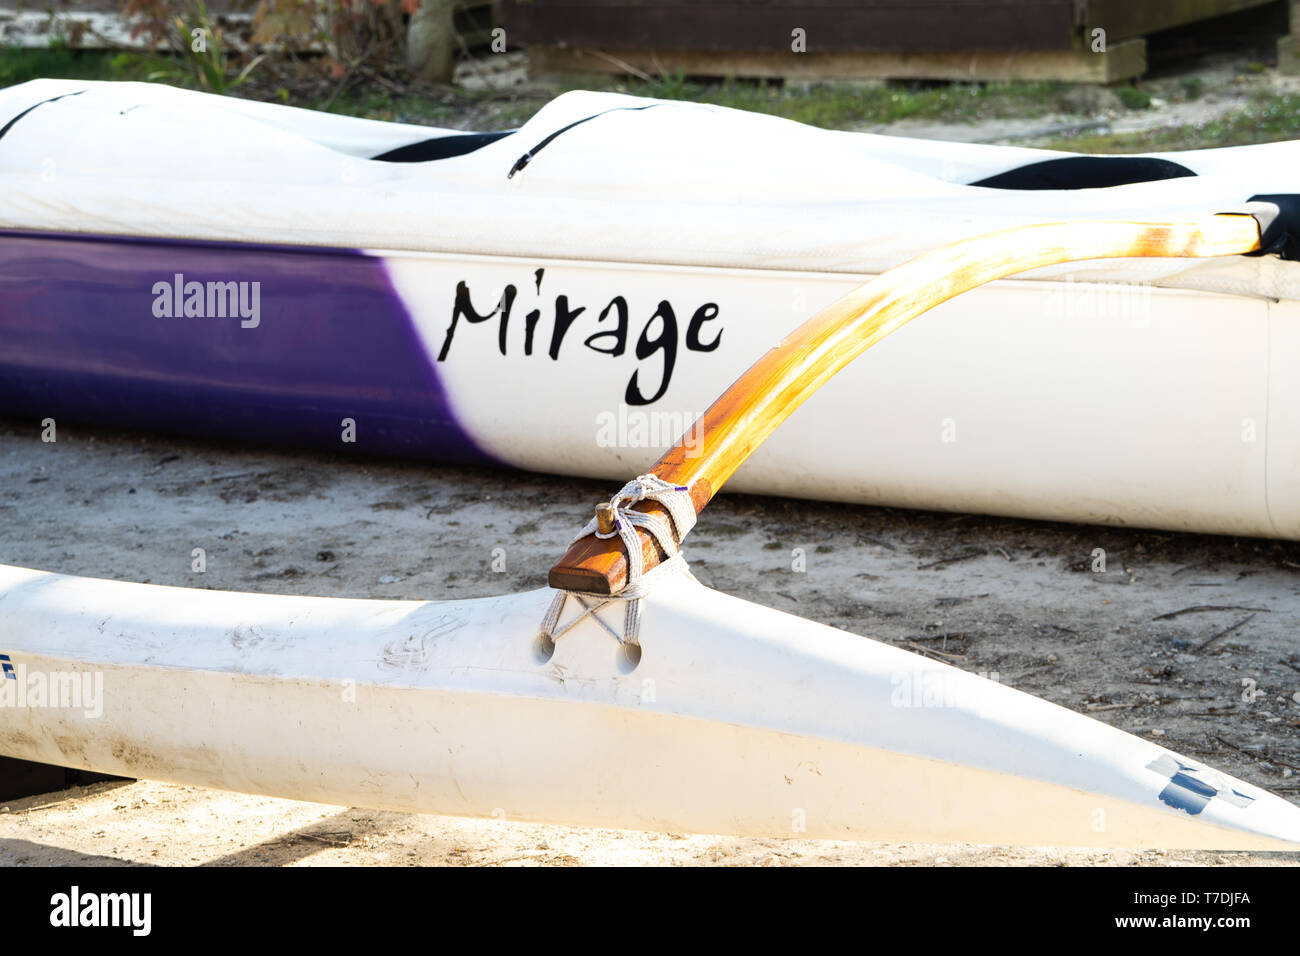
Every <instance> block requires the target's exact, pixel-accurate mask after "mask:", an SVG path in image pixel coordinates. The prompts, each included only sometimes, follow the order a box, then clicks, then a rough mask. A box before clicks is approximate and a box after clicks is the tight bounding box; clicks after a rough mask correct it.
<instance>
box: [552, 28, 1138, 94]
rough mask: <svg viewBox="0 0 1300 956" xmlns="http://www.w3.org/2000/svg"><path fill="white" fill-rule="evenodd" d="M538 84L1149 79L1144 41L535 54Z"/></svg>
mask: <svg viewBox="0 0 1300 956" xmlns="http://www.w3.org/2000/svg"><path fill="white" fill-rule="evenodd" d="M528 55H529V61H530V64H531V69H532V71H533V73H534V74H536V75H538V76H545V75H548V74H549V75H556V74H572V73H614V74H619V73H627V74H633V73H636V72H640V73H646V74H649V75H651V76H665V75H673V74H676V73H678V72H681V73H682V74H684V75H686V76H707V77H747V78H754V79H772V78H776V79H785V80H793V81H810V82H817V81H822V80H872V79H918V80H956V81H966V82H981V81H988V82H1003V81H1009V80H1063V81H1066V82H1074V83H1118V82H1121V81H1124V80H1130V79H1133V78H1134V77H1138V76H1141V75H1142V74H1143V73H1145V72H1146V41H1145V40H1144V39H1141V38H1139V39H1132V40H1122V41H1120V42H1118V43H1111V44H1108V47H1107V51H1106V52H1105V53H1092V52H1089V51H1086V50H1061V51H1055V50H1053V51H1025V52H1021V53H1006V52H988V51H977V50H968V51H961V52H949V53H849V52H838V53H816V52H813V53H789V52H785V53H760V52H717V53H706V52H701V51H697V50H655V49H640V50H612V49H611V50H608V51H606V50H604V49H561V48H555V47H531V48H530V49H529V51H528Z"/></svg>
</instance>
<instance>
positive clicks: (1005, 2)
mask: <svg viewBox="0 0 1300 956" xmlns="http://www.w3.org/2000/svg"><path fill="white" fill-rule="evenodd" d="M1276 2H1278V0H1166V2H1158V3H1155V2H1152V3H1135V2H1133V0H987V2H986V0H772V2H767V3H754V2H749V3H746V2H743V0H666V2H657V3H649V2H646V0H495V7H496V17H497V20H498V22H500V23H501V24H502V25H503V26H504V27H505V29H506V33H507V36H508V37H509V42H510V44H511V46H514V45H523V46H526V47H528V48H529V53H530V56H531V58H532V61H533V64H534V69H535V70H537V71H540V72H565V71H600V72H614V73H620V72H622V73H630V74H648V75H665V74H673V73H677V72H679V71H680V72H682V73H684V74H687V75H691V76H743V77H756V78H762V77H779V78H783V79H787V80H824V79H889V78H897V79H906V78H912V79H934V80H1036V79H1038V80H1046V79H1054V80H1069V81H1079V82H1101V83H1113V82H1118V81H1121V80H1127V79H1131V78H1134V77H1137V76H1141V75H1142V73H1143V72H1145V70H1146V40H1145V36H1146V34H1149V33H1154V32H1157V31H1160V30H1165V29H1169V28H1172V27H1177V26H1182V25H1185V24H1189V23H1193V22H1196V21H1198V20H1204V19H1208V18H1211V17H1215V16H1220V15H1224V14H1228V13H1235V12H1238V11H1241V10H1245V9H1248V8H1251V7H1262V6H1265V5H1268V4H1272V3H1276ZM1097 31H1102V32H1101V33H1097Z"/></svg>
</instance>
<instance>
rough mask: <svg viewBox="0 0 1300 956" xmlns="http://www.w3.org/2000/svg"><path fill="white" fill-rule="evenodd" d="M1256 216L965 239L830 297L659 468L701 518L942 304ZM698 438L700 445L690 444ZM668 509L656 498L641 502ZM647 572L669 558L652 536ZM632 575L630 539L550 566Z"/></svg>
mask: <svg viewBox="0 0 1300 956" xmlns="http://www.w3.org/2000/svg"><path fill="white" fill-rule="evenodd" d="M1259 243H1260V230H1259V223H1258V222H1257V221H1256V220H1255V218H1254V217H1253V216H1250V215H1247V214H1225V215H1217V216H1209V217H1206V218H1204V219H1200V220H1195V221H1190V222H1166V223H1142V222H1068V223H1045V224H1042V225H1034V226H1022V227H1018V228H1015V229H1007V230H1003V231H1001V232H994V233H989V234H988V235H984V236H976V237H974V238H971V239H964V240H962V241H960V242H956V243H953V244H952V245H949V246H945V247H943V248H941V249H936V250H935V251H933V252H928V253H926V254H924V255H922V256H918V257H917V258H915V259H912V260H911V261H909V262H906V263H904V264H903V265H901V266H898V267H897V268H894V269H891V270H889V271H888V272H885V273H883V274H881V275H879V276H877V277H876V278H874V279H872V280H871V281H869V282H866V283H864V284H863V285H861V286H859V287H858V288H857V289H854V290H853V291H852V292H850V293H849V294H848V295H846V296H844V297H843V298H841V299H839V300H838V301H836V302H833V303H831V304H830V305H829V306H827V307H826V308H825V309H823V310H822V311H821V312H819V313H817V314H816V315H815V316H813V317H812V318H811V319H809V320H808V321H807V322H805V323H804V324H803V325H801V326H799V328H797V329H796V330H795V331H794V332H792V333H791V334H790V335H789V336H787V337H786V338H785V339H784V340H783V341H782V342H780V343H779V344H778V345H777V346H776V347H775V348H773V349H772V350H771V351H769V352H768V353H767V354H766V355H764V356H763V357H762V358H760V359H759V360H758V361H757V362H755V363H754V365H753V366H752V367H751V368H750V369H749V370H748V371H747V372H745V373H744V374H743V375H741V376H740V378H738V379H737V380H736V381H735V383H734V384H733V385H732V386H731V387H730V388H728V389H727V390H726V391H725V392H723V393H722V395H721V397H719V398H718V400H717V401H715V402H714V403H713V404H712V405H711V406H710V407H709V409H708V411H706V412H705V413H704V416H703V418H702V419H701V421H700V422H699V423H697V425H696V426H695V427H694V429H693V431H692V433H691V434H690V435H687V436H683V437H682V439H681V440H679V441H678V443H677V444H676V445H675V446H673V447H672V448H671V449H669V450H668V452H667V453H666V454H665V455H664V456H663V457H662V458H660V459H659V461H658V463H657V464H655V466H654V468H653V469H652V470H651V471H652V473H653V474H655V475H657V476H659V477H660V478H662V479H664V480H665V481H669V482H672V483H673V484H676V485H684V486H687V487H689V488H690V492H691V498H692V500H693V501H694V504H695V511H696V513H697V514H698V513H699V512H700V511H701V510H702V509H703V508H704V506H705V505H706V504H708V503H709V501H710V500H711V499H712V498H713V496H714V495H715V494H716V493H717V491H718V489H719V488H721V487H722V484H723V483H724V482H725V481H726V480H727V479H728V478H730V477H731V475H732V474H733V473H734V472H735V471H736V469H737V468H739V467H740V466H741V465H742V464H743V463H744V461H745V460H746V459H747V458H748V457H749V456H750V455H752V454H753V453H754V450H755V449H757V448H758V446H759V445H761V444H762V443H763V442H764V441H765V440H766V439H767V437H768V436H769V435H770V434H772V432H773V431H774V430H775V429H776V428H777V426H778V425H780V424H781V423H782V422H783V421H785V420H786V419H787V418H789V417H790V415H791V414H792V413H793V412H794V410H795V409H796V408H798V407H799V406H800V405H801V404H803V402H804V401H805V400H806V399H807V398H808V397H809V396H810V395H812V394H813V392H815V391H817V389H819V388H821V387H822V385H824V384H826V382H827V381H828V380H829V379H830V378H831V376H833V375H834V374H835V373H836V372H838V371H839V370H840V369H842V368H844V367H845V366H846V365H848V364H849V363H850V362H852V361H853V360H854V359H856V358H857V357H858V356H859V355H861V354H862V353H863V352H865V351H866V350H867V349H869V348H871V346H873V345H875V344H876V343H877V342H879V341H880V340H881V339H883V338H884V337H885V336H887V335H889V334H890V333H891V332H893V331H895V330H896V329H899V328H901V327H902V326H903V325H905V324H907V323H908V322H909V321H911V320H912V319H914V318H916V317H917V316H918V315H920V314H922V313H923V312H926V311H927V310H929V309H931V308H933V307H934V306H936V305H938V304H939V303H941V302H945V301H947V300H948V299H951V298H953V297H954V296H957V295H960V294H961V293H963V292H965V291H967V290H969V289H974V288H976V287H977V286H981V285H984V284H985V283H987V282H992V281H993V280H995V279H1001V278H1005V277H1006V276H1010V275H1014V274H1016V273H1018V272H1025V271H1027V270H1029V269H1036V268H1039V267H1041V266H1049V265H1055V264H1057V263H1062V262H1074V261H1079V260H1084V259H1118V258H1129V257H1138V256H1157V257H1170V258H1208V257H1213V256H1228V255H1238V254H1241V253H1246V252H1254V251H1256V250H1257V249H1259ZM688 438H689V439H690V441H689V442H688ZM636 507H637V508H638V509H640V510H642V511H646V512H656V511H659V512H662V511H664V510H665V509H664V508H663V506H662V505H660V504H658V503H657V502H651V501H645V502H641V503H640V504H638V505H637V506H636ZM638 534H639V536H640V539H641V545H642V554H643V557H644V561H645V563H644V567H645V568H646V569H647V570H648V569H650V568H652V567H654V566H655V565H656V564H658V563H659V561H660V560H661V559H662V558H663V555H662V553H661V552H660V550H659V548H658V545H656V544H655V542H654V541H653V539H652V538H651V537H650V536H649V535H647V534H646V533H645V532H644V531H638ZM626 582H627V557H626V555H625V554H624V551H623V546H622V543H621V541H620V540H619V538H617V537H614V538H610V539H600V538H597V537H595V536H594V535H592V536H588V537H585V538H582V539H580V540H578V541H576V542H574V544H573V545H572V546H571V547H570V548H569V550H568V551H567V552H566V553H565V555H564V557H563V558H561V559H560V561H559V563H557V564H556V565H555V567H553V568H552V569H551V573H550V584H551V587H554V588H564V589H568V590H578V591H590V592H594V593H597V594H617V593H618V592H619V591H621V590H622V589H623V587H624V586H625V584H626Z"/></svg>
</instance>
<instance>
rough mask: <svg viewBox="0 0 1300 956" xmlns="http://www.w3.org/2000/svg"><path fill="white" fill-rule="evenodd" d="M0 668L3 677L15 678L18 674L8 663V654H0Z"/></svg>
mask: <svg viewBox="0 0 1300 956" xmlns="http://www.w3.org/2000/svg"><path fill="white" fill-rule="evenodd" d="M0 668H3V669H4V675H5V677H7V678H9V679H10V680H17V679H18V675H17V674H15V673H14V665H13V664H10V663H9V655H8V654H0Z"/></svg>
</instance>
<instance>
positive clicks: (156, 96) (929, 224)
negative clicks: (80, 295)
mask: <svg viewBox="0 0 1300 956" xmlns="http://www.w3.org/2000/svg"><path fill="white" fill-rule="evenodd" d="M591 117H594V118H593V119H588V118H591ZM584 120H586V121H585V122H579V121H584ZM571 124H577V125H572V126H571V128H569V127H570V125H571ZM0 128H4V132H3V134H2V135H0V176H3V179H4V183H5V189H4V191H3V194H0V227H2V228H15V229H38V230H56V231H69V232H78V233H95V234H122V235H141V236H159V237H171V238H194V239H221V240H231V241H248V242H266V243H296V244H311V245H323V246H339V247H349V248H369V249H388V250H415V251H428V252H450V253H481V254H492V255H518V256H539V255H545V256H548V257H552V258H571V259H580V260H609V261H620V262H635V263H668V264H688V265H699V266H736V267H743V268H758V269H797V270H808V271H831V272H847V273H854V274H863V273H876V272H880V271H882V270H884V269H887V268H889V267H891V266H894V265H897V264H898V263H899V262H902V261H904V260H906V259H908V258H910V257H911V256H914V255H916V254H918V253H920V252H923V251H926V250H929V249H933V248H934V247H935V246H938V245H942V244H944V243H946V242H949V241H953V240H956V239H959V238H962V237H965V236H971V235H977V234H980V233H984V232H989V231H992V230H995V229H999V228H1005V227H1010V226H1015V225H1020V224H1023V223H1030V222H1042V221H1045V220H1052V219H1076V218H1092V219H1096V218H1126V219H1141V220H1151V219H1173V218H1178V217H1185V216H1202V215H1206V214H1208V213H1215V212H1229V211H1234V210H1236V209H1239V208H1240V207H1241V206H1242V204H1243V203H1245V202H1246V201H1247V200H1248V199H1249V198H1250V197H1251V196H1253V195H1256V194H1268V193H1294V192H1298V191H1300V187H1298V186H1297V181H1298V179H1300V176H1298V174H1297V172H1296V170H1297V169H1300V143H1296V142H1288V143H1275V144H1267V145H1259V146H1244V147H1236V148H1230V149H1214V150H1200V151H1189V152H1181V153H1168V154H1152V158H1154V159H1163V160H1165V161H1167V163H1169V164H1173V163H1176V164H1177V165H1178V167H1180V168H1181V170H1182V171H1181V172H1180V173H1179V174H1178V175H1177V176H1176V178H1165V179H1160V180H1157V181H1142V182H1133V183H1130V184H1128V185H1119V186H1111V187H1110V188H1104V189H1103V188H1088V189H1077V188H1076V189H1041V188H1034V189H1023V188H1018V189H1005V188H990V187H987V186H974V185H970V184H971V183H976V182H981V181H984V180H987V179H989V178H991V177H997V176H1002V175H1004V174H1008V173H1013V172H1014V171H1016V170H1023V169H1024V168H1025V167H1027V166H1030V165H1032V164H1036V163H1041V162H1043V161H1045V160H1050V159H1059V158H1061V157H1065V156H1068V155H1070V154H1064V153H1058V152H1052V151H1047V150H1035V149H1023V148H1011V147H999V146H984V145H972V144H957V143H944V142H933V141H924V140H914V139H904V138H899V137H892V136H880V135H871V134H865V133H852V132H836V131H827V130H821V129H816V128H813V127H810V126H805V125H802V124H799V123H795V122H791V121H789V120H784V119H779V118H775V117H770V116H763V115H757V114H751V113H746V112H743V111H738V110H733V109H727V108H723V107H716V106H709V105H703V104H695V103H684V102H674V101H659V100H648V99H641V98H637V97H632V96H625V95H620V94H612V93H590V92H573V93H567V94H564V95H562V96H560V97H558V98H556V99H555V100H554V101H552V102H551V103H549V104H547V105H546V106H545V107H543V108H542V109H541V110H540V111H539V112H538V113H537V114H536V115H535V116H533V118H532V119H530V120H529V121H528V122H527V123H525V124H524V125H523V126H522V127H521V128H520V129H519V130H517V131H515V132H513V133H512V134H510V135H507V136H504V137H500V138H496V139H494V140H492V141H490V142H488V143H487V144H486V145H483V146H481V147H480V148H478V149H474V150H473V151H471V152H468V153H465V154H463V155H458V156H451V157H448V158H443V159H437V160H432V161H427V162H390V161H381V160H377V159H374V158H373V157H376V156H380V155H383V154H385V153H388V152H390V151H392V150H394V149H399V148H401V147H404V146H410V145H412V144H415V143H419V142H421V141H426V140H429V139H431V138H434V137H443V136H453V135H457V134H456V132H455V131H451V130H439V129H431V128H428V127H422V126H411V125H404V124H396V123H383V122H378V121H372V120H363V119H354V118H349V117H342V116H335V115H331V114H326V113H315V112H311V111H308V110H302V109H295V108H291V107H287V106H279V105H274V104H266V103H255V102H250V101H245V100H240V99H235V98H231V97H220V96H213V95H209V94H204V93H197V92H191V91H185V90H179V89H174V88H171V87H167V86H161V85H155V84H147V83H102V82H88V81H79V80H36V81H32V82H29V83H24V84H21V85H19V86H14V87H10V88H8V89H5V90H3V91H0ZM553 134H558V135H554V138H551V137H552V136H553ZM543 144H544V145H543ZM539 147H540V148H539ZM530 152H531V153H533V154H534V157H533V159H532V161H531V162H530V163H528V164H527V166H526V168H524V169H523V170H522V171H521V172H519V173H518V174H517V175H515V176H514V177H513V178H511V177H509V173H510V171H511V170H512V169H513V168H515V166H516V164H517V163H518V161H519V160H520V158H521V157H522V156H524V155H525V154H527V153H530ZM1157 165H1159V164H1157ZM1013 178H1014V177H1013ZM1022 178H1023V177H1022ZM1298 273H1300V264H1297V263H1285V262H1280V261H1278V260H1277V259H1276V258H1275V257H1265V258H1254V259H1243V258H1240V257H1235V258H1233V259H1231V260H1228V261H1222V262H1199V263H1189V262H1185V261H1179V260H1123V261H1119V262H1106V263H1094V264H1088V265H1079V264H1075V265H1071V266H1063V267H1054V268H1052V269H1050V270H1041V271H1040V272H1038V273H1035V275H1037V276H1048V275H1052V276H1060V275H1064V274H1071V275H1075V276H1077V277H1078V278H1081V279H1095V280H1098V281H1115V280H1127V281H1135V280H1141V281H1151V282H1156V283H1157V284H1165V285H1177V286H1182V287H1186V288H1197V289H1203V290H1206V291H1220V292H1232V293H1237V294H1256V295H1263V296H1268V297H1273V298H1297V297H1300V280H1298V279H1297V275H1298Z"/></svg>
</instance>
